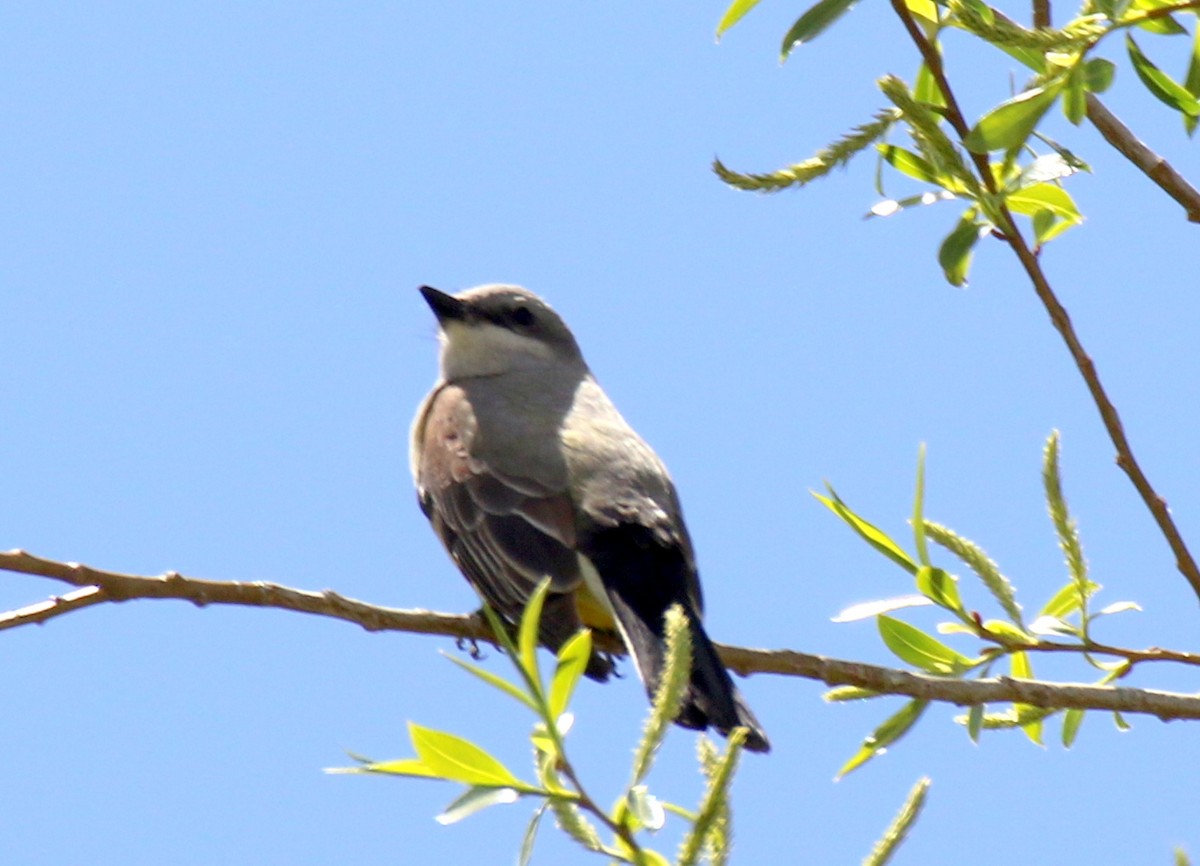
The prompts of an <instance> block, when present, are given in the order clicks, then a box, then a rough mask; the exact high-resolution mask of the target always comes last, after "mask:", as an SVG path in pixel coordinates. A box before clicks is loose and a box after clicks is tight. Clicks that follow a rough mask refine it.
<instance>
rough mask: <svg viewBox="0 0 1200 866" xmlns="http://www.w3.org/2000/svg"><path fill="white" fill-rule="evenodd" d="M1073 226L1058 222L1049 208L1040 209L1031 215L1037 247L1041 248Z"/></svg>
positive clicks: (1062, 221) (1066, 221) (1061, 221)
mask: <svg viewBox="0 0 1200 866" xmlns="http://www.w3.org/2000/svg"><path fill="white" fill-rule="evenodd" d="M1074 225H1076V223H1073V222H1070V221H1068V220H1060V219H1059V218H1058V217H1056V216H1055V215H1054V211H1052V210H1050V209H1049V208H1041V209H1040V210H1039V211H1037V213H1035V214H1034V215H1033V236H1034V239H1035V240H1036V241H1037V245H1038V247H1042V246H1045V245H1046V244H1048V243H1050V241H1052V240H1054V239H1055V238H1056V237H1058V236H1059V235H1061V234H1062V233H1063V232H1065V231H1066V230H1067V229H1069V228H1071V227H1072V226H1074Z"/></svg>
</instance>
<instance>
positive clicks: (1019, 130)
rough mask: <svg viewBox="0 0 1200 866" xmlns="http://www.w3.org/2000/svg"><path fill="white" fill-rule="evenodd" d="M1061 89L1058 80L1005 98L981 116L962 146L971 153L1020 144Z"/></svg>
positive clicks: (1013, 146)
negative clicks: (1055, 82)
mask: <svg viewBox="0 0 1200 866" xmlns="http://www.w3.org/2000/svg"><path fill="white" fill-rule="evenodd" d="M1061 88H1062V83H1061V82H1059V83H1058V84H1056V85H1053V86H1050V85H1047V86H1045V87H1034V88H1032V89H1030V90H1026V91H1025V92H1024V93H1020V94H1017V95H1016V96H1014V97H1012V98H1011V99H1006V100H1005V101H1004V102H1002V103H1000V104H999V105H997V106H996V107H995V108H993V109H992V110H991V111H989V112H988V113H987V114H985V115H984V116H983V117H981V118H980V119H979V122H978V123H976V124H975V126H974V127H973V128H972V129H971V131H970V132H969V133H967V137H966V138H965V139H963V145H965V146H966V148H967V150H969V151H971V152H972V153H988V152H990V151H993V150H1013V149H1015V148H1018V147H1021V146H1022V145H1023V144H1025V140H1026V139H1027V138H1029V136H1030V134H1031V133H1032V132H1033V130H1034V129H1035V128H1036V127H1037V125H1038V121H1040V120H1041V119H1042V116H1043V115H1044V114H1045V113H1046V111H1047V110H1048V109H1049V108H1050V106H1051V105H1053V104H1054V100H1055V99H1056V98H1057V97H1058V93H1059V90H1061Z"/></svg>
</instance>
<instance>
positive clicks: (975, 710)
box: [967, 704, 983, 743]
mask: <svg viewBox="0 0 1200 866" xmlns="http://www.w3.org/2000/svg"><path fill="white" fill-rule="evenodd" d="M982 728H983V704H972V705H971V709H970V710H969V711H968V712H967V736H969V737H970V738H971V742H972V743H978V742H979V732H980V730H982Z"/></svg>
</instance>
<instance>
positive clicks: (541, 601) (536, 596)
mask: <svg viewBox="0 0 1200 866" xmlns="http://www.w3.org/2000/svg"><path fill="white" fill-rule="evenodd" d="M549 591H550V579H549V578H546V579H544V580H543V581H542V582H541V583H539V584H538V587H537V589H535V590H534V591H533V595H532V596H530V598H529V602H528V603H527V604H526V605H525V612H524V613H523V614H521V629H520V631H519V632H518V633H517V647H518V649H519V651H520V654H521V655H520V658H521V666H522V667H523V668H524V669H525V673H526V674H527V675H528V677H529V680H530V684H531V685H532V686H534V687H535V688H537V689H540V688H541V673H540V672H539V671H538V661H537V648H538V633H539V630H540V627H541V622H542V607H543V606H544V605H545V603H546V593H547V592H549Z"/></svg>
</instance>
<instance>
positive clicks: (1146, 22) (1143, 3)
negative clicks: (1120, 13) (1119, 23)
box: [1126, 0, 1187, 36]
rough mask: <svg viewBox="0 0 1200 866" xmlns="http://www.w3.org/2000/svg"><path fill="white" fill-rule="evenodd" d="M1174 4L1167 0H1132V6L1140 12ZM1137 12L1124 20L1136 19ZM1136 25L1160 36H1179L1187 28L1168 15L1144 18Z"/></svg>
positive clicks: (1185, 31) (1184, 32)
mask: <svg viewBox="0 0 1200 866" xmlns="http://www.w3.org/2000/svg"><path fill="white" fill-rule="evenodd" d="M1172 5H1174V4H1172V3H1170V2H1168V0H1133V5H1132V8H1133V9H1136V10H1139V11H1141V12H1151V11H1153V10H1155V9H1164V8H1166V7H1168V6H1172ZM1137 17H1138V16H1137V14H1136V13H1134V14H1132V15H1130V16H1129V17H1128V18H1127V19H1126V20H1136V19H1137ZM1136 23H1137V26H1138V27H1140V28H1141V29H1142V30H1145V31H1146V32H1147V33H1157V34H1159V35H1162V36H1179V35H1183V34H1186V33H1187V30H1186V29H1185V28H1184V27H1183V25H1181V24H1180V23H1179V22H1178V21H1176V20H1175V19H1174V18H1173V17H1171V16H1170V15H1163V16H1158V17H1155V18H1144V19H1142V20H1140V21H1137V22H1136Z"/></svg>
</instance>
